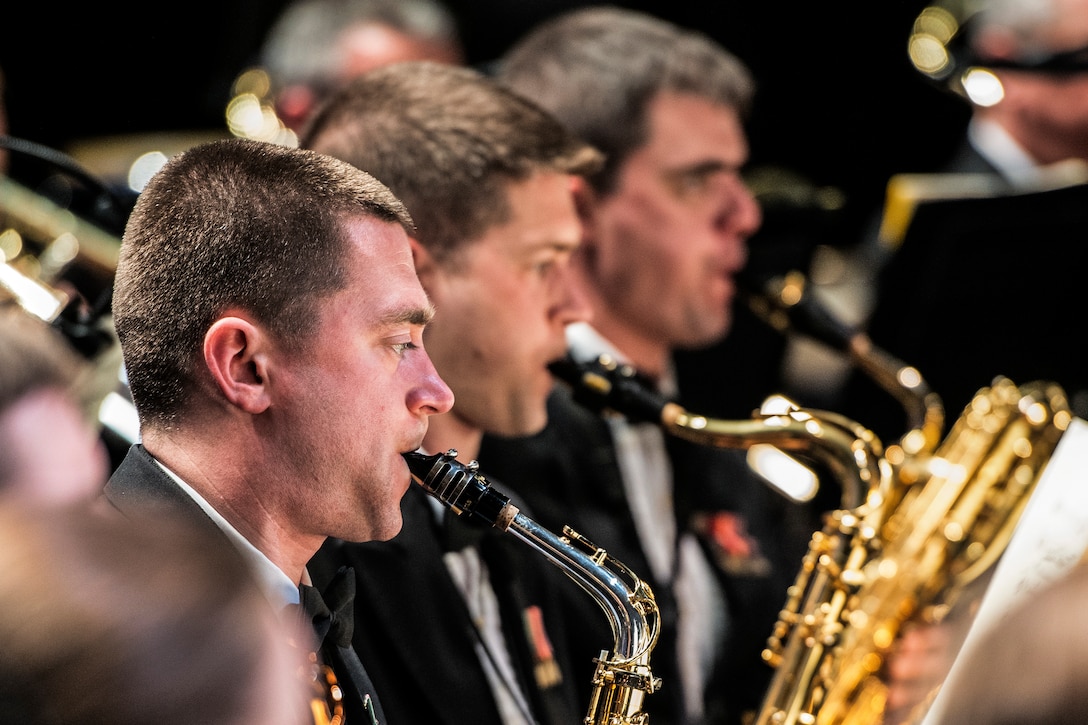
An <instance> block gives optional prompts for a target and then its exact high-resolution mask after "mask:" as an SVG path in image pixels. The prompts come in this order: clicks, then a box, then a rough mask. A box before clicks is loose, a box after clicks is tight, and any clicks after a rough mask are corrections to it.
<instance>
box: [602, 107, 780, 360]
mask: <svg viewBox="0 0 1088 725" xmlns="http://www.w3.org/2000/svg"><path fill="white" fill-rule="evenodd" d="M648 120H649V139H648V141H647V143H646V144H645V145H644V146H643V147H642V148H640V149H638V150H637V151H635V152H634V153H633V154H632V155H631V156H630V157H629V158H628V160H627V161H626V162H625V164H624V166H623V168H622V169H621V172H620V176H619V179H618V182H619V183H618V186H617V188H616V190H615V191H614V192H613V193H612V194H610V195H608V196H607V197H605V198H603V199H602V200H601V201H600V204H599V207H598V209H597V211H596V212H595V216H594V219H593V222H592V223H593V229H592V231H591V237H590V239H591V241H592V249H591V255H590V256H589V257H588V260H589V261H588V268H587V274H588V275H589V276H590V277H591V278H592V282H593V286H594V287H595V289H596V294H598V295H599V296H600V304H601V305H603V306H606V307H608V308H609V310H610V311H609V315H610V316H612V317H613V318H614V322H615V324H619V325H622V326H624V327H625V334H626V335H629V336H635V337H639V338H642V339H643V340H646V341H649V342H650V343H651V344H653V345H660V346H665V347H667V348H677V347H691V346H700V345H706V344H710V343H712V342H714V341H716V340H717V339H718V338H720V337H721V336H722V335H724V334H725V333H726V332H727V330H728V329H729V324H730V322H731V319H732V314H731V304H732V300H733V294H734V285H733V275H734V274H735V273H736V272H737V271H738V270H740V269H741V267H743V266H744V263H745V261H746V260H747V247H746V240H747V239H748V237H750V236H751V235H752V234H753V233H754V232H755V231H756V230H757V229H758V227H759V225H760V222H761V215H760V210H759V207H758V206H757V205H756V202H755V199H754V198H753V197H752V194H751V193H750V192H749V190H748V188H747V187H746V186H745V185H744V182H743V181H742V180H741V177H740V170H741V167H742V166H743V165H744V163H745V162H746V161H747V159H748V145H747V141H746V139H745V136H744V131H743V128H742V126H741V122H740V119H739V117H738V116H737V114H736V112H735V111H733V110H732V109H730V108H726V107H723V106H718V105H715V104H712V103H710V102H708V101H706V100H703V99H701V98H698V97H695V96H692V95H686V94H677V93H664V94H661V95H659V96H657V97H656V98H655V99H654V100H653V101H651V103H650V105H649V108H648ZM601 331H602V332H603V333H604V334H605V336H606V337H608V336H609V331H608V330H607V329H604V328H603V327H602V330H601Z"/></svg>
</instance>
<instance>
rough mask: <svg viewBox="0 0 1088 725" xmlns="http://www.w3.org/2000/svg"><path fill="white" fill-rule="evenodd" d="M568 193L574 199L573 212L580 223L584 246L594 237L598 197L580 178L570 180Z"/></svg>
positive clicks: (586, 182) (587, 183)
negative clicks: (569, 192)
mask: <svg viewBox="0 0 1088 725" xmlns="http://www.w3.org/2000/svg"><path fill="white" fill-rule="evenodd" d="M570 191H571V195H572V196H573V197H574V211H575V212H576V213H577V214H578V221H580V222H581V223H582V242H583V244H585V243H588V242H590V241H592V238H593V236H594V230H595V228H596V221H597V203H598V201H599V197H598V196H597V192H596V191H595V190H594V189H593V187H592V186H590V185H589V182H588V181H586V180H585V179H583V178H582V177H581V176H575V177H573V178H572V179H571V183H570Z"/></svg>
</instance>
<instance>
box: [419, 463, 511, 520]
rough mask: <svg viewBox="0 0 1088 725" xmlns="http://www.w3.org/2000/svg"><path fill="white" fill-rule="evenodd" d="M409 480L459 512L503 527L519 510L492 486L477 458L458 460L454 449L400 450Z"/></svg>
mask: <svg viewBox="0 0 1088 725" xmlns="http://www.w3.org/2000/svg"><path fill="white" fill-rule="evenodd" d="M401 455H402V456H404V460H405V461H407V462H408V471H409V472H410V473H411V474H412V480H413V481H415V482H416V483H418V484H419V485H420V486H422V487H423V489H424V490H425V491H426V492H427V493H429V494H430V495H431V496H433V497H434V498H436V499H438V500H439V501H441V502H442V503H444V504H445V505H446V506H448V507H449V508H450V509H452V510H453V512H454V513H456V514H457V515H458V516H467V517H469V518H477V519H482V520H483V521H486V522H487V523H488V524H490V525H491V526H494V527H495V528H498V529H502V530H503V531H505V530H506V529H507V528H508V527H509V526H510V523H511V522H512V521H513V520H514V517H516V516H517V515H518V513H519V509H518V507H517V506H515V505H514V504H512V503H510V498H509V497H507V496H505V495H503V494H501V493H499V492H498V491H496V490H494V489H493V488H491V484H490V483H489V482H488V480H487V479H486V478H484V476H483V474H481V473H480V472H479V466H478V465H477V463H476V461H472V462H470V463H461V462H460V461H458V460H457V451H455V450H453V449H452V448H451V449H450V450H448V451H446V452H445V453H437V454H435V455H427V454H424V453H419V452H417V451H411V452H409V453H402V454H401Z"/></svg>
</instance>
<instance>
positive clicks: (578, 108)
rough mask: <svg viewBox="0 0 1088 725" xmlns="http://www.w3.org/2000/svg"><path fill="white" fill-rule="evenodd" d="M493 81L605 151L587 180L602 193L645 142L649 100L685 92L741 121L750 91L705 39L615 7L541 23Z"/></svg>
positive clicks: (736, 66)
mask: <svg viewBox="0 0 1088 725" xmlns="http://www.w3.org/2000/svg"><path fill="white" fill-rule="evenodd" d="M498 79H499V80H500V81H501V82H502V83H504V84H506V85H508V86H509V87H510V88H512V89H513V90H515V91H516V92H518V93H521V94H522V95H524V96H526V97H527V98H532V99H533V100H534V101H535V102H536V103H538V104H539V105H541V106H543V107H544V108H545V109H547V110H548V111H549V112H550V113H552V114H554V115H555V116H556V117H557V118H558V119H559V120H560V121H562V122H563V123H564V124H566V125H567V127H569V128H570V129H571V130H572V131H574V133H576V134H578V135H579V136H581V137H582V138H584V139H586V140H587V141H588V142H589V143H591V144H593V145H594V146H595V147H596V148H598V149H600V150H601V151H602V152H603V153H604V155H605V157H606V159H607V162H606V164H605V167H604V169H603V170H602V171H601V173H600V174H598V175H597V176H595V177H594V178H593V182H594V186H596V187H597V188H598V189H599V190H602V191H608V190H610V189H611V188H612V186H613V184H614V182H615V177H616V173H617V169H618V168H619V167H620V166H622V165H623V162H624V161H625V160H626V159H627V157H628V156H629V155H630V154H631V153H632V152H633V151H634V150H636V149H638V148H639V147H641V146H642V144H643V143H645V141H646V138H647V134H648V129H647V120H646V110H647V106H648V104H649V102H650V101H651V100H653V99H654V98H655V97H656V96H657V95H658V94H660V93H663V92H667V91H672V92H677V93H689V94H693V95H696V96H699V97H702V98H705V99H706V100H708V101H711V102H712V103H716V104H720V105H723V106H728V107H731V108H734V109H736V110H737V112H738V113H739V114H740V116H741V117H742V118H744V117H746V116H747V115H748V113H749V111H750V107H751V103H752V97H753V95H754V93H755V84H754V81H753V80H752V77H751V74H750V73H749V71H748V69H747V68H746V67H745V66H744V64H743V63H742V62H741V61H740V60H739V59H738V58H737V57H736V56H734V55H733V54H732V53H730V52H729V51H727V50H726V49H725V48H723V47H722V46H721V45H719V44H718V43H716V42H714V41H713V40H711V39H710V38H709V37H708V36H706V35H704V34H702V33H699V32H697V31H694V30H688V29H684V28H681V27H679V26H676V25H673V24H672V23H669V22H666V21H664V20H661V19H660V18H656V17H654V16H652V15H647V14H645V13H641V12H637V11H634V10H625V9H620V8H614V7H596V8H586V9H581V10H574V11H571V12H568V13H565V14H563V15H559V16H557V17H555V18H553V19H551V20H548V21H546V22H544V23H542V24H540V25H539V26H537V27H536V28H535V29H534V30H532V31H531V32H529V34H528V35H526V36H525V37H524V38H522V39H521V40H520V41H519V42H517V43H515V44H514V45H513V46H512V47H511V48H510V49H509V50H508V51H507V53H506V54H505V55H504V56H503V57H502V58H501V59H500V61H499V65H498Z"/></svg>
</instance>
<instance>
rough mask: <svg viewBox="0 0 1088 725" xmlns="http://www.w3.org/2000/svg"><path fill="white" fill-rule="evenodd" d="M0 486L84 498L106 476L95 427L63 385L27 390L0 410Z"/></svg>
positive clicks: (27, 494)
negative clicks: (86, 418) (0, 411)
mask: <svg viewBox="0 0 1088 725" xmlns="http://www.w3.org/2000/svg"><path fill="white" fill-rule="evenodd" d="M0 451H2V453H0V458H2V459H3V465H2V466H0V468H2V469H3V470H2V471H0V488H2V489H4V490H6V491H7V492H9V493H11V494H13V495H15V496H21V497H24V498H27V499H30V500H33V501H37V502H41V503H48V504H63V503H70V502H72V501H76V500H79V499H83V500H88V499H91V498H93V497H94V496H96V495H98V493H99V492H100V491H101V490H102V486H103V484H105V482H106V479H107V478H108V476H109V458H108V456H107V455H106V450H105V448H104V446H103V445H102V442H101V441H100V440H99V438H98V435H97V433H95V431H94V430H92V429H91V427H90V426H88V425H87V423H86V422H85V421H84V420H83V417H82V413H81V412H80V410H79V408H78V406H76V404H75V403H74V402H72V400H71V398H69V397H68V396H67V395H66V394H65V393H64V392H63V391H60V390H51V389H42V390H37V391H34V392H31V393H29V394H27V395H25V396H23V397H22V398H21V399H19V400H17V401H16V402H15V403H13V404H12V405H10V406H9V407H8V409H7V410H5V411H3V413H0Z"/></svg>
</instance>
